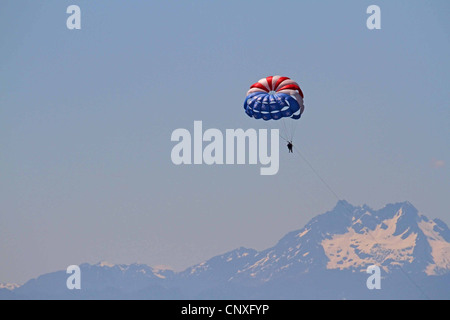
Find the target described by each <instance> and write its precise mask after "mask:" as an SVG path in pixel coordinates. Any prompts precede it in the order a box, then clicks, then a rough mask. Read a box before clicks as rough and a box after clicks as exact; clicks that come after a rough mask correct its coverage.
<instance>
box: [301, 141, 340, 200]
mask: <svg viewBox="0 0 450 320" xmlns="http://www.w3.org/2000/svg"><path fill="white" fill-rule="evenodd" d="M294 150H295V151H296V152H297V154H298V155H299V156H300V157H301V158H302V159H303V161H305V163H306V164H307V165H308V167H309V168H310V169H311V171H312V172H314V174H315V175H316V176H317V178H319V180H320V181H322V183H323V184H324V185H325V187H327V189H328V190H329V191H330V192H331V193H332V194H333V195H334V196H335V197H336V199H337V200H338V201H340V200H341V198H340V197H339V196H338V195H337V193H336V192H334V190H333V189H332V188H331V187H330V185H329V184H328V183H327V182H326V181H325V180H324V179H323V178H322V177H321V175H320V174H319V173H318V172H317V170H316V169H314V167H313V166H312V164H311V163H310V162H309V161H308V160H307V159H306V157H305V156H304V155H303V154H302V153H301V152H300V150H299V149H298V148H297V147H296V146H295V145H294Z"/></svg>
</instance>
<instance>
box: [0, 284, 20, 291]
mask: <svg viewBox="0 0 450 320" xmlns="http://www.w3.org/2000/svg"><path fill="white" fill-rule="evenodd" d="M18 287H20V286H19V285H18V284H16V283H0V289H7V290H14V289H17V288H18Z"/></svg>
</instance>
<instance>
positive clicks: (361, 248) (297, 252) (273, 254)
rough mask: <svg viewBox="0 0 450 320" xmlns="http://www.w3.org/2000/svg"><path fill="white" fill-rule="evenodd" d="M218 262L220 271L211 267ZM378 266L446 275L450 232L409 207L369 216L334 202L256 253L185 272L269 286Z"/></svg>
mask: <svg viewBox="0 0 450 320" xmlns="http://www.w3.org/2000/svg"><path fill="white" fill-rule="evenodd" d="M219 261H220V263H221V266H220V268H218V267H217V263H218V262H219ZM373 264H375V265H378V266H380V267H382V269H383V270H384V271H385V272H387V273H390V272H393V271H395V270H397V269H399V268H402V269H403V270H405V271H408V272H415V273H420V272H424V273H426V274H427V275H440V274H446V273H448V272H450V231H449V229H448V227H447V226H446V225H445V223H444V222H442V221H441V220H438V219H435V220H429V219H428V218H426V217H425V216H423V215H419V213H418V211H417V209H416V208H414V206H413V205H412V204H410V203H409V202H404V203H397V204H389V205H387V206H386V207H384V208H383V209H380V210H377V211H376V210H373V209H371V208H369V207H367V206H361V207H354V206H352V205H350V204H349V203H348V202H346V201H339V202H338V204H337V205H336V207H335V208H334V209H333V210H331V211H329V212H326V213H324V214H321V215H319V216H317V217H315V218H314V219H312V220H311V221H310V222H309V223H308V224H307V225H306V226H305V227H303V228H302V229H300V230H296V231H293V232H290V233H289V234H287V235H286V236H285V237H283V238H282V239H281V240H280V241H279V242H278V243H277V244H276V245H275V246H274V247H272V248H269V249H266V250H264V251H261V252H256V251H254V250H251V249H245V248H239V249H237V250H234V251H232V252H229V253H226V254H224V255H222V256H219V257H215V258H213V259H211V260H209V261H206V262H203V263H201V264H199V265H196V266H193V267H191V268H189V269H188V270H186V271H185V272H184V273H185V274H186V273H188V274H190V275H191V276H192V275H195V276H197V277H199V276H200V274H201V273H213V272H215V271H214V270H217V269H220V270H230V269H231V270H233V269H234V274H232V273H231V272H226V273H223V272H221V275H222V276H225V274H226V275H229V276H230V277H229V278H228V280H229V281H234V280H238V281H244V280H249V279H255V280H257V281H260V282H261V281H262V282H266V281H270V280H272V279H276V278H277V277H283V276H286V275H296V274H299V273H308V272H309V271H311V270H313V269H314V270H315V271H317V270H326V269H328V270H330V269H336V270H350V271H358V272H360V271H365V270H366V269H367V267H368V266H369V265H373Z"/></svg>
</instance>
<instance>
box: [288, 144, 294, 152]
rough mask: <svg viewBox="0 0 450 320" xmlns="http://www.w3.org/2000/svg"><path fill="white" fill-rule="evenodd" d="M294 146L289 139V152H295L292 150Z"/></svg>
mask: <svg viewBox="0 0 450 320" xmlns="http://www.w3.org/2000/svg"><path fill="white" fill-rule="evenodd" d="M293 146H294V145H293V144H292V141H288V144H287V147H288V150H289V153H294V152H293V151H292V147H293Z"/></svg>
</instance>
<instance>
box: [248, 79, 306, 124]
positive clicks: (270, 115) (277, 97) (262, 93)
mask: <svg viewBox="0 0 450 320" xmlns="http://www.w3.org/2000/svg"><path fill="white" fill-rule="evenodd" d="M244 109H245V112H246V113H247V115H248V116H249V117H252V118H255V119H263V120H266V121H267V120H279V119H283V118H291V119H294V120H297V119H300V117H301V115H302V113H303V110H304V109H305V107H304V105H303V92H302V90H301V89H300V86H299V85H298V84H297V83H296V82H295V81H293V80H291V79H290V78H288V77H281V76H272V77H266V78H263V79H261V80H259V81H258V82H256V83H255V84H253V85H252V86H251V87H250V90H249V91H248V92H247V97H246V98H245V102H244Z"/></svg>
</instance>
